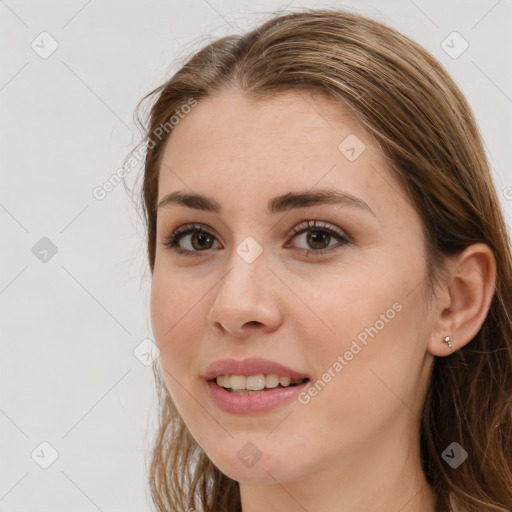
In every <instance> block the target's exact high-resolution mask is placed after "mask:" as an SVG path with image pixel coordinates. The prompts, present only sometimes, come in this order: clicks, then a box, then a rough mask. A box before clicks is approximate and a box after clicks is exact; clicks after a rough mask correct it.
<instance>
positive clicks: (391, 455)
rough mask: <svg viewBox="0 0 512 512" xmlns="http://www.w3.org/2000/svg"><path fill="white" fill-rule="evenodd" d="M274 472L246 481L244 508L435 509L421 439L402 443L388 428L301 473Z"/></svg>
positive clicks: (256, 511) (299, 511)
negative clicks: (257, 480)
mask: <svg viewBox="0 0 512 512" xmlns="http://www.w3.org/2000/svg"><path fill="white" fill-rule="evenodd" d="M395 432H396V431H395ZM340 461H342V462H340ZM270 477H271V480H273V482H272V483H269V484H254V483H251V482H240V495H241V501H242V510H243V512H278V511H282V510H286V511H287V512H304V511H307V512H325V511H326V510H338V511H340V512H367V511H368V510H378V511H379V512H397V511H400V512H435V499H434V493H433V491H432V488H431V487H430V486H429V485H428V483H427V481H426V479H425V475H424V472H423V470H422V467H421V460H420V454H419V442H418V440H417V439H414V440H411V442H410V443H404V442H403V439H402V442H401V443H398V441H397V439H396V435H395V436H393V437H391V435H386V434H385V433H384V432H383V433H382V435H381V434H379V437H378V439H377V440H375V442H373V443H370V442H367V443H365V446H364V449H359V450H357V451H354V452H353V453H346V452H343V453H334V452H333V455H332V459H331V460H330V461H326V464H325V465H324V466H323V467H322V468H318V467H315V468H312V471H308V474H303V475H302V476H301V477H300V478H294V479H286V480H285V479H284V478H283V479H281V481H279V479H278V478H275V475H274V476H272V475H270Z"/></svg>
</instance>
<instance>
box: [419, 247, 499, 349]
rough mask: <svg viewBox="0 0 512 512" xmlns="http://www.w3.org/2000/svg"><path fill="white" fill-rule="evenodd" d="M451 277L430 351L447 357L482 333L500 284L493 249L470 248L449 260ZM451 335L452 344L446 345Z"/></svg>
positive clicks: (441, 293)
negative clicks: (450, 345)
mask: <svg viewBox="0 0 512 512" xmlns="http://www.w3.org/2000/svg"><path fill="white" fill-rule="evenodd" d="M447 267H448V269H447V270H448V273H449V277H447V278H446V280H445V281H444V282H443V283H442V285H440V288H439V290H438V292H437V293H436V297H435V303H434V304H435V306H434V317H433V324H432V332H431V335H430V338H429V341H428V351H429V352H430V353H431V354H432V355H434V356H447V355H450V354H452V353H453V352H454V351H455V350H458V349H459V348H462V347H463V346H464V345H466V344H467V343H469V342H470V341H471V340H472V339H473V338H474V337H475V336H476V335H477V333H478V331H479V330H480V327H482V324H483V323H484V320H485V318H486V316H487V313H488V311H489V307H490V305H491V301H492V298H493V296H494V288H495V282H496V260H495V258H494V254H493V253H492V251H491V249H490V247H489V246H488V245H486V244H483V243H477V244H473V245H470V246H469V247H467V248H466V249H464V251H462V252H461V253H460V254H458V255H457V256H454V257H453V258H449V259H448V265H447ZM445 336H450V343H451V344H452V348H449V346H448V344H447V343H445V342H443V338H444V337H445Z"/></svg>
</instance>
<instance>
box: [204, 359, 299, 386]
mask: <svg viewBox="0 0 512 512" xmlns="http://www.w3.org/2000/svg"><path fill="white" fill-rule="evenodd" d="M258 374H265V375H268V374H275V375H279V376H280V377H289V378H290V379H292V380H294V379H309V376H308V375H306V374H305V373H301V372H299V371H296V370H293V369H291V368H287V367H286V366H283V365H281V364H279V363H276V362H274V361H269V360H267V359H261V358H259V357H251V358H248V359H242V360H241V361H237V360H236V359H221V360H219V361H215V362H214V363H212V364H211V365H210V366H208V368H207V369H206V371H205V373H204V378H205V379H206V380H213V379H216V378H217V377H219V376H223V375H245V376H249V375H258Z"/></svg>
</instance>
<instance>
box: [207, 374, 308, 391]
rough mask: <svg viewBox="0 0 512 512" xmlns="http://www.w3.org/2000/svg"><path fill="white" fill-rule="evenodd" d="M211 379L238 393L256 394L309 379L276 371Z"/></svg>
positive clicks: (302, 382) (220, 385) (295, 384)
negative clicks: (295, 377) (293, 376)
mask: <svg viewBox="0 0 512 512" xmlns="http://www.w3.org/2000/svg"><path fill="white" fill-rule="evenodd" d="M211 380H212V381H213V382H215V384H216V385H217V386H218V387H220V388H223V389H225V390H226V391H227V392H229V393H234V394H238V395H255V394H261V393H264V392H266V391H269V390H271V389H276V388H281V389H284V388H292V387H295V386H300V385H301V384H304V383H306V382H308V381H309V379H308V378H307V377H305V378H298V379H292V378H291V377H288V376H284V375H278V374H276V373H269V374H266V375H265V374H264V373H259V374H256V375H218V376H217V377H216V378H214V379H211Z"/></svg>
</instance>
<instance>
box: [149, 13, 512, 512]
mask: <svg viewBox="0 0 512 512" xmlns="http://www.w3.org/2000/svg"><path fill="white" fill-rule="evenodd" d="M154 95H156V101H155V103H154V104H153V106H152V108H151V111H150V117H149V122H148V126H147V131H146V137H145V139H144V141H143V142H144V143H145V144H146V147H145V151H147V154H146V161H145V173H144V182H143V190H142V199H143V207H144V213H145V219H146V222H147V234H148V237H147V244H148V245H147V247H148V259H149V264H150V268H151V272H152V294H151V320H152V325H153V331H154V335H155V340H156V343H157V345H158V347H159V349H160V360H159V364H158V366H157V367H156V368H155V371H156V376H157V383H158V386H159V389H160V391H161V401H162V408H161V416H160V425H159V435H158V438H157V440H156V444H155V447H154V452H153V454H152V464H151V489H152V495H153V499H154V501H155V504H156V506H157V508H158V510H159V511H178V510H180V511H182V510H198V511H203V510H204V511H209V512H210V511H211V512H213V511H215V512H217V511H229V512H234V511H240V510H243V512H256V511H263V510H265V511H267V512H268V511H269V510H272V511H273V510H276V511H277V510H287V511H295V510H297V511H298V510H307V511H309V512H314V511H320V510H322V511H324V510H346V511H351V512H356V511H363V510H364V511H367V510H379V511H398V510H400V511H401V512H411V511H425V512H427V511H428V512H433V511H437V512H445V511H449V510H453V511H462V510H465V511H467V512H476V511H479V512H482V511H485V512H490V511H494V512H496V511H500V512H505V511H510V510H512V446H511V439H512V405H511V391H512V366H511V365H512V342H511V340H512V324H511V320H510V317H509V315H508V310H509V308H510V306H511V305H512V297H511V290H512V274H511V270H512V263H511V252H510V245H509V242H508V238H507V233H506V229H505V223H504V220H503V216H502V213H501V210H500V204H499V201H498V198H497V195H496V192H495V189H494V186H493V183H492V178H491V173H490V170H489V165H488V162H487V159H486V155H485V152H484V149H483V145H482V141H481V138H480V135H479V132H478V129H477V126H476V123H475V120H474V117H473V115H472V112H471V108H470V106H469V105H468V103H467V102H466V100H465V98H464V97H463V95H462V93H461V91H460V90H459V89H458V88H457V86H456V85H455V84H454V82H453V80H452V79H451V78H450V77H449V76H448V74H447V73H446V71H445V70H444V69H443V67H442V66H441V65H440V64H439V63H438V62H437V61H436V60H435V59H434V58H433V57H432V56H431V55H430V54H428V53H427V52H426V51H425V50H424V49H423V48H421V47H420V46H419V45H418V44H416V43H414V42H413V41H411V40H410V39H408V38H407V37H405V36H404V35H402V34H400V33H398V32H396V31H395V30H393V29H391V28H389V27H387V26H384V25H382V24H381V23H378V22H376V21H373V20H371V19H368V18H365V17H362V16H359V15H356V14H352V13H348V12H342V11H334V10H306V11H303V12H298V13H293V14H281V15H278V16H275V17H274V18H272V19H270V20H269V21H267V22H266V23H264V24H263V25H262V26H260V27H258V28H257V29H255V30H254V31H252V32H250V33H248V34H246V35H244V36H231V37H224V38H222V39H220V40H218V41H215V42H213V43H212V44H209V45H207V46H206V47H205V48H203V49H202V50H201V51H200V52H198V53H197V54H196V55H194V56H193V57H192V58H191V59H190V60H189V61H188V62H187V63H186V64H185V65H184V66H183V67H182V68H181V69H180V70H179V71H178V72H177V73H176V74H175V75H174V76H173V77H172V78H171V79H170V80H169V81H168V82H166V83H165V84H163V85H162V86H161V87H159V88H157V89H156V90H155V91H153V92H152V93H150V94H149V95H148V96H146V98H147V97H150V96H154Z"/></svg>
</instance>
